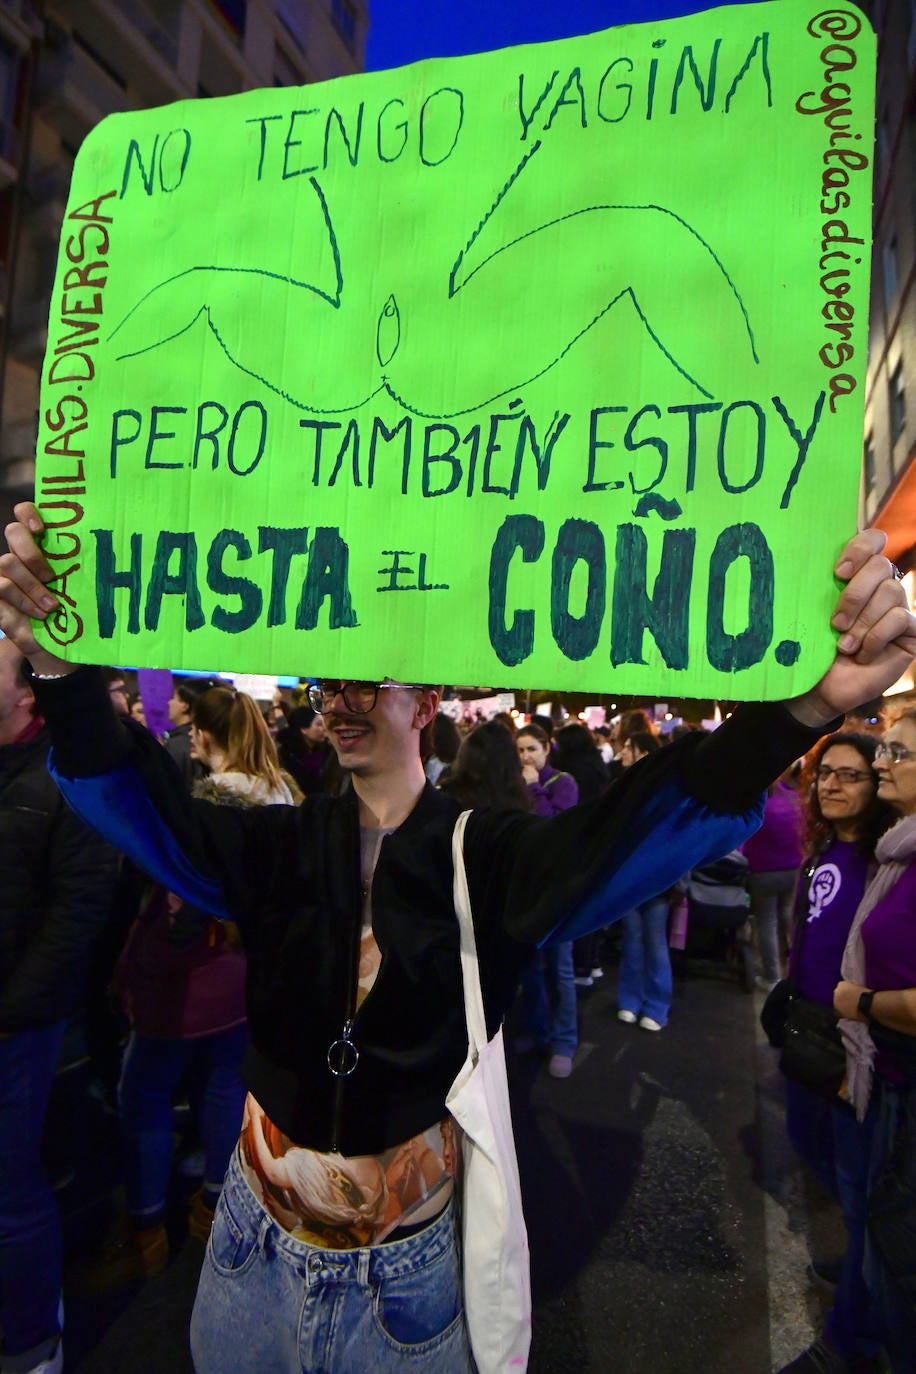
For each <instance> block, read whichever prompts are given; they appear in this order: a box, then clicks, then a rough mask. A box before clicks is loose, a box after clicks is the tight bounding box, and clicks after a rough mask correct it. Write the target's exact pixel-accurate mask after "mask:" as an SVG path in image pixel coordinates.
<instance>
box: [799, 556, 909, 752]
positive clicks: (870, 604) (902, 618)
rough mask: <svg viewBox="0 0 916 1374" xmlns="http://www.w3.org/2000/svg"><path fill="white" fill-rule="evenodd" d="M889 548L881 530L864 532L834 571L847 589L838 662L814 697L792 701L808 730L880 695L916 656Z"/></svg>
mask: <svg viewBox="0 0 916 1374" xmlns="http://www.w3.org/2000/svg"><path fill="white" fill-rule="evenodd" d="M886 543H887V535H886V534H884V533H883V532H882V531H881V530H874V529H868V530H863V531H862V532H861V534H857V535H856V536H855V537H854V538H853V539H850V541H849V543H848V544H847V545H846V547H845V548H844V550H843V552H842V553H841V554H840V557H839V559H838V560H837V564H836V567H835V568H834V572H835V573H836V575H837V577H839V578H842V579H843V580H844V581H845V582H846V586H845V587H844V589H843V592H842V595H841V596H840V599H839V601H838V602H837V607H836V610H835V611H834V613H833V617H832V619H831V622H830V623H831V624H832V625H833V627H834V629H835V630H838V631H840V639H839V641H838V643H837V653H836V658H835V659H834V661H833V663H832V665H831V666H830V668H828V670H827V672H826V673H825V674H824V676H823V677H822V678H821V680H820V682H818V683H817V684H816V685H815V686H814V687H812V689H811V691H810V692H806V693H805V694H804V695H803V696H800V697H795V698H794V699H793V700H792V701H790V702H787V705H788V707H789V710H790V711H791V712H792V714H793V715H794V716H795V717H796V718H797V719H798V720H800V721H802V722H803V723H804V724H806V725H824V724H826V723H827V721H829V720H831V719H832V718H833V717H834V716H837V715H842V714H843V713H844V712H846V711H851V710H852V709H853V708H854V707H856V706H860V705H861V704H862V703H863V702H866V701H871V700H872V699H873V698H874V697H878V696H880V695H881V693H882V692H884V691H885V690H886V689H887V688H888V687H890V686H891V685H892V684H893V683H894V682H896V681H897V679H898V678H899V677H900V676H901V675H902V674H903V673H904V672H905V671H906V669H907V668H908V666H909V664H910V663H911V662H912V660H913V658H914V657H916V616H914V615H913V614H912V612H911V611H910V610H909V607H908V605H907V599H906V593H905V592H904V590H903V587H902V586H901V585H900V582H899V580H898V578H897V575H896V569H895V568H894V565H893V564H892V563H890V562H889V561H888V560H887V559H886V558H885V557H884V556H883V554H882V550H883V549H884V546H885V544H886Z"/></svg>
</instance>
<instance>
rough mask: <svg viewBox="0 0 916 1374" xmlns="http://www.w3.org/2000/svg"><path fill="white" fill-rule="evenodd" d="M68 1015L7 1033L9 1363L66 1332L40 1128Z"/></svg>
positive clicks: (3, 1079) (2, 1087) (2, 1066)
mask: <svg viewBox="0 0 916 1374" xmlns="http://www.w3.org/2000/svg"><path fill="white" fill-rule="evenodd" d="M63 1034H64V1023H63V1022H62V1021H60V1022H58V1023H57V1024H55V1025H53V1026H42V1027H40V1028H39V1029H37V1030H27V1031H17V1032H16V1033H15V1034H14V1035H11V1036H9V1037H8V1038H7V1039H0V1332H2V1342H3V1343H2V1350H3V1356H2V1365H3V1368H4V1369H10V1370H15V1369H31V1368H33V1366H35V1365H37V1364H40V1363H41V1362H42V1360H46V1359H48V1358H49V1357H50V1356H51V1355H52V1354H53V1352H54V1349H55V1347H56V1345H57V1342H58V1340H59V1338H60V1327H59V1324H58V1304H59V1302H60V1285H61V1236H60V1221H59V1219H58V1215H57V1207H56V1206H55V1204H54V1197H53V1195H52V1193H51V1189H50V1187H49V1186H48V1181H47V1179H46V1178H45V1175H44V1170H43V1169H42V1167H41V1159H40V1151H41V1134H42V1130H43V1127H44V1120H45V1112H46V1111H47V1107H48V1097H49V1095H50V1091H51V1082H52V1080H53V1078H54V1070H55V1068H56V1067H57V1056H58V1054H59V1053H60V1045H61V1040H62V1039H63Z"/></svg>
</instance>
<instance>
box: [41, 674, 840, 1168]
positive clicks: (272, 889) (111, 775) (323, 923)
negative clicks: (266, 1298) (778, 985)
mask: <svg viewBox="0 0 916 1374" xmlns="http://www.w3.org/2000/svg"><path fill="white" fill-rule="evenodd" d="M35 687H36V692H37V693H38V694H39V699H40V703H41V708H42V710H43V712H44V713H45V715H46V716H47V717H48V719H49V721H50V722H51V723H52V724H53V727H54V731H55V735H54V738H55V755H56V762H57V768H58V772H59V776H60V779H61V786H62V787H64V788H65V789H66V793H67V796H68V799H69V800H70V801H71V804H72V805H74V807H76V808H77V809H78V810H79V811H80V813H81V814H82V815H84V816H86V817H87V818H88V817H91V818H92V819H93V823H94V824H98V825H100V826H102V827H104V828H105V830H106V833H107V834H108V835H109V836H110V837H111V838H112V839H113V840H114V842H115V843H117V844H118V845H119V847H122V848H125V849H127V850H128V852H129V853H131V855H132V857H133V858H134V859H135V861H136V862H137V863H138V864H140V865H141V866H144V867H145V868H146V869H147V871H149V872H151V873H152V874H153V875H154V876H156V877H158V878H159V879H160V881H162V882H164V883H166V884H167V885H168V886H169V887H171V888H172V889H173V890H174V891H178V892H180V893H181V894H182V895H183V896H185V897H186V898H187V899H188V900H191V901H195V902H197V903H198V904H199V905H200V906H202V907H203V908H204V909H205V910H209V911H214V912H217V913H223V914H225V915H228V916H230V917H232V918H233V919H234V920H236V921H237V922H238V924H239V926H240V928H241V931H242V936H243V939H244V942H245V948H246V951H247V954H248V960H249V981H248V1016H249V1030H250V1033H251V1037H252V1045H251V1048H250V1051H249V1053H248V1055H247V1057H246V1060H245V1064H244V1066H243V1074H244V1077H245V1080H246V1083H247V1085H248V1086H249V1088H250V1089H251V1091H252V1092H253V1093H254V1095H255V1097H256V1098H257V1099H258V1100H259V1102H260V1103H261V1105H262V1106H263V1108H264V1110H265V1111H266V1113H267V1115H268V1116H269V1117H270V1118H271V1120H272V1121H274V1122H275V1123H276V1125H277V1126H278V1127H279V1128H280V1130H281V1131H283V1132H285V1133H286V1134H288V1135H289V1136H290V1137H291V1138H292V1140H294V1141H295V1142H297V1143H299V1144H302V1145H305V1146H308V1147H310V1148H312V1149H316V1150H322V1151H327V1150H332V1149H336V1150H339V1151H340V1152H341V1153H343V1154H375V1153H379V1152H380V1151H382V1150H384V1149H386V1148H388V1147H389V1146H391V1145H394V1144H397V1143H399V1142H401V1141H404V1140H407V1139H409V1138H410V1137H411V1136H412V1135H414V1134H415V1133H417V1132H418V1131H420V1130H423V1129H425V1128H426V1127H428V1126H429V1125H430V1124H431V1123H433V1122H435V1121H438V1120H440V1119H441V1118H442V1116H443V1115H444V1113H445V1095H446V1093H447V1091H448V1088H449V1086H450V1084H451V1082H452V1080H453V1078H454V1077H455V1075H456V1073H457V1071H458V1069H459V1068H460V1066H461V1064H462V1062H463V1060H464V1057H465V1053H466V1049H467V1040H466V1031H465V1022H464V1009H463V999H462V992H461V975H460V965H459V948H458V925H457V921H456V918H455V912H454V905H453V895H452V887H453V871H452V859H451V837H452V830H453V827H454V823H455V819H456V817H457V815H458V813H459V810H460V808H459V805H458V803H457V802H456V801H454V800H453V799H452V798H450V797H448V796H446V795H444V794H443V793H441V792H437V791H436V790H435V789H434V788H432V787H429V786H427V787H426V789H425V790H424V792H423V793H422V794H421V795H420V797H419V800H418V801H417V804H416V806H415V807H414V810H413V811H412V812H411V814H410V815H409V816H408V817H407V819H406V820H405V821H404V822H403V824H402V825H400V826H399V827H398V828H397V830H395V831H394V832H393V833H392V834H391V835H389V836H388V837H387V838H386V839H385V840H384V841H383V843H382V847H381V851H380V854H379V858H378V863H377V866H376V869H375V876H374V879H373V884H372V913H373V930H374V933H375V938H376V940H377V942H378V945H379V948H380V949H381V953H382V963H381V967H380V970H379V974H378V978H377V980H376V982H375V984H374V985H373V987H372V990H371V991H370V992H369V994H368V996H367V997H366V999H365V1001H364V1002H363V1004H362V1006H361V1007H360V1010H359V1012H358V1013H357V1014H356V1016H355V1018H353V1010H352V1008H353V1001H354V983H355V972H356V967H357V958H358V948H359V930H360V922H361V911H360V908H361V903H360V890H359V883H360V864H359V817H358V810H357V801H356V797H355V795H354V794H353V793H352V792H351V793H349V794H347V795H344V796H341V797H328V796H317V797H310V798H307V799H306V801H305V802H304V803H303V805H302V806H300V807H298V808H292V807H261V808H258V809H254V810H251V811H247V812H238V811H234V810H233V809H232V808H227V807H216V806H213V805H210V804H208V803H206V802H201V801H195V800H192V799H191V798H189V797H188V796H187V795H186V794H185V792H184V789H183V788H182V787H181V785H180V782H179V781H178V779H177V778H176V776H175V774H174V770H173V769H172V767H171V764H170V762H169V760H168V759H167V757H166V756H165V755H164V753H163V751H162V750H161V749H158V748H157V747H156V745H155V742H154V741H150V740H148V738H144V737H143V734H141V733H140V732H138V731H136V730H132V729H131V728H130V722H127V723H122V722H119V721H118V720H117V719H116V717H115V716H114V714H113V712H112V711H111V708H110V704H109V702H108V698H107V693H105V692H104V690H103V684H101V683H100V682H98V681H97V680H96V678H95V677H94V675H93V671H92V670H88V669H87V670H84V671H83V672H81V673H75V674H72V675H71V676H69V677H67V678H64V679H62V680H60V681H55V682H47V683H46V682H36V684H35ZM814 738H815V734H814V732H812V731H810V730H805V729H803V728H802V727H801V726H799V725H798V724H797V723H796V722H794V721H793V720H792V719H791V717H789V716H788V714H787V713H786V712H785V711H784V710H783V709H782V708H780V707H769V706H763V707H751V708H747V709H746V710H744V711H741V712H735V714H734V715H733V716H732V717H731V720H730V721H729V722H727V723H726V724H725V725H723V726H722V727H721V729H720V731H719V732H717V734H716V735H714V736H705V735H704V736H700V735H693V736H691V737H688V738H686V739H685V740H684V741H682V742H679V743H678V744H675V745H671V746H669V747H667V748H666V749H665V750H662V751H659V753H658V754H655V755H653V756H652V757H651V758H649V759H647V760H644V761H643V762H642V763H641V764H640V765H638V766H637V767H634V768H631V769H630V770H629V772H628V774H627V776H626V777H625V778H624V779H623V780H622V781H621V783H620V784H619V785H618V786H617V787H616V788H613V789H611V790H610V791H609V792H608V793H607V794H606V795H605V796H604V797H602V798H601V799H600V800H598V801H596V802H592V803H589V804H587V805H584V806H577V807H571V808H570V809H569V810H568V811H564V812H563V813H562V815H559V816H556V817H552V818H550V819H543V818H541V817H538V816H533V815H531V814H529V813H524V812H521V813H520V812H500V813H495V812H489V811H475V812H474V813H473V815H472V816H471V820H470V823H469V825H468V830H467V835H466V843H465V855H466V861H467V869H468V880H469V886H470V892H471V902H472V909H473V912H474V923H475V932H476V936H477V943H478V951H479V956H480V966H481V981H482V985H483V991H484V1001H485V1007H486V1013H487V1021H488V1025H489V1028H490V1031H491V1033H492V1032H493V1031H494V1030H495V1028H496V1027H497V1026H498V1025H499V1023H500V1021H501V1019H502V1017H503V1015H504V1014H505V1012H506V1010H507V1008H508V1006H509V1004H510V1001H511V998H512V994H513V991H514V986H515V980H516V975H517V971H518V968H519V966H520V964H521V963H522V961H523V960H524V959H525V958H526V957H527V953H528V948H530V945H531V944H532V943H547V942H550V941H555V940H563V939H571V938H573V937H574V936H575V935H576V934H579V933H584V930H585V929H587V928H588V927H585V928H583V930H581V931H580V930H578V929H577V926H576V921H577V912H578V910H579V908H580V907H581V906H582V905H583V903H584V901H585V898H586V897H587V896H588V894H589V893H590V892H594V891H595V890H596V889H599V888H600V889H602V890H605V889H606V892H605V901H604V904H603V906H602V911H601V924H605V923H606V922H607V920H608V914H607V913H608V910H610V911H612V912H614V913H616V914H618V915H619V914H621V913H622V912H623V911H625V910H628V909H629V908H630V907H632V906H633V905H634V904H635V903H636V902H637V901H644V900H646V899H647V898H648V897H650V896H652V895H654V893H655V892H656V891H658V890H659V888H667V887H670V886H671V884H672V883H673V882H675V881H676V879H677V878H678V877H679V876H680V875H681V873H683V872H684V871H685V870H686V869H688V868H690V867H692V866H693V865H694V864H696V863H699V862H700V861H702V860H703V859H704V858H709V857H712V855H713V854H716V855H718V854H721V853H723V852H726V851H727V850H729V849H732V848H734V846H735V844H736V843H738V842H739V841H740V839H742V838H744V837H745V836H746V835H747V833H748V832H749V830H750V829H751V828H752V827H753V826H754V825H756V824H759V821H760V815H761V811H762V806H761V798H760V792H761V791H762V789H763V787H764V786H765V785H766V783H767V782H768V781H769V780H770V779H771V778H773V777H774V776H776V775H777V774H779V773H780V772H781V771H782V769H783V768H784V767H785V766H786V762H787V761H789V760H791V759H794V758H797V757H798V756H799V754H801V753H803V752H804V751H805V750H806V749H807V748H809V747H810V745H811V744H812V743H813V740H814ZM101 770H107V771H106V772H104V773H103V772H102V771H101ZM558 860H562V861H558ZM351 1018H353V1024H352V1031H351V1034H352V1039H353V1043H354V1044H355V1046H356V1048H357V1049H358V1051H359V1059H358V1063H357V1064H356V1067H355V1070H354V1072H353V1073H352V1074H351V1075H350V1076H349V1077H347V1078H336V1079H335V1078H334V1077H333V1075H332V1074H331V1073H330V1072H329V1068H328V1049H329V1046H330V1045H331V1044H332V1042H334V1041H336V1040H338V1039H339V1038H340V1037H341V1036H342V1035H343V1033H344V1027H345V1025H346V1023H347V1022H348V1021H349V1020H350V1019H351Z"/></svg>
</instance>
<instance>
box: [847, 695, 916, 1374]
mask: <svg viewBox="0 0 916 1374" xmlns="http://www.w3.org/2000/svg"><path fill="white" fill-rule="evenodd" d="M875 769H876V771H877V774H878V796H879V797H880V798H881V800H882V801H884V802H886V803H887V804H888V805H889V806H890V807H892V808H893V810H894V812H895V813H896V814H897V815H898V817H899V818H900V819H899V820H898V821H897V824H896V825H894V826H893V827H892V828H891V829H890V830H888V831H887V832H886V834H884V835H882V836H881V838H880V840H879V841H878V844H877V847H876V849H875V857H876V858H877V860H878V869H877V872H876V873H875V876H874V877H873V878H872V880H871V882H870V883H869V885H868V887H867V888H866V891H865V895H864V897H863V899H862V901H861V903H860V905H859V909H858V911H857V912H856V915H855V919H854V921H853V924H852V929H851V931H850V934H849V939H848V940H847V943H846V949H845V952H844V954H843V962H842V979H841V981H840V982H839V983H838V984H837V987H836V990H835V992H834V999H833V1002H834V1007H835V1008H836V1011H837V1013H838V1014H839V1016H840V1018H841V1020H840V1029H841V1031H842V1034H843V1040H844V1043H845V1045H846V1063H847V1093H848V1097H849V1101H850V1102H851V1104H852V1106H853V1107H854V1109H855V1113H856V1118H857V1120H858V1121H859V1122H860V1123H861V1126H862V1130H863V1132H864V1133H865V1134H866V1136H867V1137H868V1139H869V1141H870V1161H869V1171H868V1190H869V1196H868V1208H869V1242H868V1245H867V1249H866V1257H865V1278H866V1282H867V1284H868V1287H869V1291H870V1293H871V1296H872V1299H873V1301H874V1304H875V1310H876V1313H877V1317H878V1322H879V1327H880V1334H881V1340H882V1343H883V1345H884V1347H885V1351H886V1353H887V1355H888V1357H889V1359H890V1365H891V1369H892V1371H893V1374H914V1371H916V1192H914V1191H913V1185H914V1180H916V711H908V712H906V713H905V714H904V715H902V716H901V717H900V718H899V719H898V720H897V721H896V723H895V724H894V725H892V726H891V728H890V729H889V730H888V731H887V733H886V734H885V736H884V739H883V741H882V743H881V744H879V745H878V748H877V749H876V751H875ZM895 1146H896V1147H897V1149H898V1150H899V1151H900V1152H901V1154H900V1161H899V1162H900V1165H901V1167H902V1168H906V1169H907V1170H908V1176H909V1189H910V1191H909V1192H907V1191H906V1188H905V1187H904V1188H899V1189H897V1188H893V1187H892V1190H891V1191H892V1201H891V1207H890V1214H891V1215H890V1222H891V1224H892V1225H896V1226H900V1227H901V1228H902V1230H903V1231H904V1232H905V1236H904V1239H903V1241H902V1243H901V1241H900V1239H899V1236H898V1237H897V1238H895V1237H893V1236H891V1235H889V1233H888V1229H887V1222H888V1213H887V1211H886V1210H884V1201H883V1198H884V1188H885V1186H886V1185H885V1184H883V1183H882V1182H881V1179H882V1175H883V1174H884V1173H885V1171H886V1170H888V1169H889V1168H890V1167H891V1166H892V1161H893V1159H894V1151H895ZM879 1199H882V1202H881V1205H882V1210H883V1211H884V1215H883V1220H882V1221H881V1222H880V1224H879V1222H878V1220H877V1218H876V1215H875V1211H874V1209H875V1206H876V1204H877V1203H878V1200H879Z"/></svg>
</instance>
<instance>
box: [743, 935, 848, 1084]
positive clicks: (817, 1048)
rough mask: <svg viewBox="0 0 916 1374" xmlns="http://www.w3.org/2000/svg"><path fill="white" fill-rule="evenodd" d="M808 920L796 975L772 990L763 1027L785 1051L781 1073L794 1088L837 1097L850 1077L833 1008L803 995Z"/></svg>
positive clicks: (798, 950)
mask: <svg viewBox="0 0 916 1374" xmlns="http://www.w3.org/2000/svg"><path fill="white" fill-rule="evenodd" d="M804 929H805V920H804V917H802V920H801V922H800V923H799V927H798V934H797V937H796V947H795V950H794V958H793V960H792V968H793V972H792V973H790V975H789V977H788V978H781V979H780V980H779V982H778V983H777V984H776V985H775V987H773V988H772V989H771V990H770V993H769V995H768V997H767V999H766V1001H765V1002H764V1004H763V1010H762V1011H761V1013H760V1024H761V1026H762V1027H763V1029H764V1032H765V1034H766V1037H767V1039H768V1040H769V1042H770V1044H771V1045H772V1046H773V1047H774V1049H778V1050H781V1051H782V1053H781V1054H780V1056H779V1068H780V1071H781V1072H782V1073H784V1074H785V1076H786V1078H790V1079H791V1080H792V1082H793V1083H801V1084H802V1086H803V1087H805V1088H807V1089H808V1091H809V1092H813V1093H816V1094H817V1096H818V1097H827V1098H834V1097H836V1096H837V1094H838V1093H839V1091H840V1088H841V1087H842V1084H843V1077H844V1075H845V1073H846V1051H845V1049H844V1048H843V1040H842V1037H841V1035H840V1031H839V1027H838V1025H837V1016H836V1013H835V1011H834V1010H833V1008H832V1007H826V1006H824V1004H823V1002H813V1001H812V1000H811V999H810V998H809V997H803V996H802V994H801V993H800V992H799V990H798V977H797V975H796V973H795V971H794V970H795V969H797V968H798V965H799V960H800V958H801V946H802V937H803V934H804Z"/></svg>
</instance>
